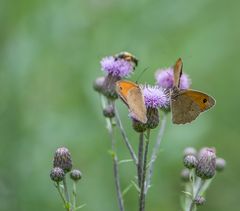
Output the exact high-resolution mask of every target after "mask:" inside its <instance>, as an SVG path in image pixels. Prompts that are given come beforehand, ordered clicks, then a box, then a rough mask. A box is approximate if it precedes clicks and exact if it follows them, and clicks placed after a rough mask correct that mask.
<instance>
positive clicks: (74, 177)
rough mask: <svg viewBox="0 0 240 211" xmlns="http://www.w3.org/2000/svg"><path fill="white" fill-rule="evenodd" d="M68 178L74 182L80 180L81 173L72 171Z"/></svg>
mask: <svg viewBox="0 0 240 211" xmlns="http://www.w3.org/2000/svg"><path fill="white" fill-rule="evenodd" d="M70 178H71V179H72V180H74V181H78V180H80V179H81V178H82V173H81V171H79V170H77V169H73V170H72V171H71V173H70Z"/></svg>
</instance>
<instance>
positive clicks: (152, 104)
mask: <svg viewBox="0 0 240 211" xmlns="http://www.w3.org/2000/svg"><path fill="white" fill-rule="evenodd" d="M140 88H141V89H142V93H143V96H144V102H145V105H146V108H147V119H148V120H147V123H145V124H144V123H141V122H139V121H137V120H133V128H134V130H136V131H137V132H144V131H145V130H146V129H154V128H156V127H157V126H158V124H159V113H158V108H166V107H168V106H169V97H168V96H167V94H166V92H165V90H164V89H162V88H161V87H158V86H149V85H145V86H140ZM133 119H134V116H133Z"/></svg>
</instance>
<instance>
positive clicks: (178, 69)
mask: <svg viewBox="0 0 240 211" xmlns="http://www.w3.org/2000/svg"><path fill="white" fill-rule="evenodd" d="M182 68H183V62H182V59H181V58H179V59H178V60H177V61H176V63H175V65H174V67H173V76H174V84H173V86H175V87H179V85H180V78H181V76H182Z"/></svg>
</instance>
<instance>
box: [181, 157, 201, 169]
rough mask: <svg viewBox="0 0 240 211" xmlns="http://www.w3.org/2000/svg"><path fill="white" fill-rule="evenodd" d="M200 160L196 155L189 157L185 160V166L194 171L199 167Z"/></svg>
mask: <svg viewBox="0 0 240 211" xmlns="http://www.w3.org/2000/svg"><path fill="white" fill-rule="evenodd" d="M197 163H198V160H197V158H196V157H195V156H194V155H187V156H185V157H184V158H183V164H184V166H185V167H186V168H188V169H192V168H195V167H196V166H197Z"/></svg>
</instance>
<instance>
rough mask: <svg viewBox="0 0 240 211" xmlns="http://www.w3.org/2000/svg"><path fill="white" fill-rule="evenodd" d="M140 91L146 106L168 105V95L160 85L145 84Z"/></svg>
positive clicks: (158, 106)
mask: <svg viewBox="0 0 240 211" xmlns="http://www.w3.org/2000/svg"><path fill="white" fill-rule="evenodd" d="M142 92H143V96H144V101H145V105H146V107H147V108H167V107H168V106H169V96H168V95H167V94H166V92H165V90H164V89H163V88H162V87H159V86H149V85H145V86H144V87H143V88H142Z"/></svg>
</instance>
